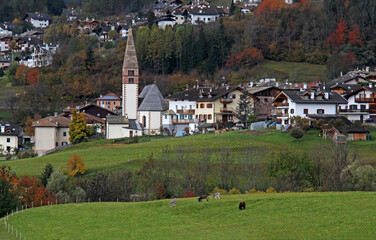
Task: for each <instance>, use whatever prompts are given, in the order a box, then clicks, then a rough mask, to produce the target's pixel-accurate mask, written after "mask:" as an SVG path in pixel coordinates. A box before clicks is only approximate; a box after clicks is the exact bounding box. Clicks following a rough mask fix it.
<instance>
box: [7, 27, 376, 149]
mask: <svg viewBox="0 0 376 240" xmlns="http://www.w3.org/2000/svg"><path fill="white" fill-rule="evenodd" d="M127 39H128V40H127V47H126V51H125V54H124V61H123V67H122V72H123V74H122V76H123V78H122V80H121V82H120V80H119V84H121V85H122V89H123V92H122V95H121V96H117V95H116V94H114V93H109V94H107V95H104V96H101V97H99V98H97V99H95V100H94V101H93V102H92V103H88V104H82V105H75V106H69V105H68V106H67V107H66V108H65V109H64V112H62V113H55V115H54V116H49V117H46V118H43V119H39V120H37V121H35V122H33V127H34V128H35V135H34V136H25V135H22V134H21V133H22V132H23V131H21V129H20V128H19V127H18V126H15V125H14V124H13V123H4V124H2V125H1V139H2V140H1V142H2V144H1V145H2V148H3V151H4V153H9V154H15V153H16V152H17V149H18V148H19V147H20V146H22V144H23V143H25V141H31V142H32V143H34V148H33V149H34V150H35V152H36V153H37V154H38V155H39V156H42V155H45V154H48V153H51V152H53V151H55V150H58V149H62V148H64V147H67V146H70V145H71V142H70V137H69V126H70V124H71V117H72V111H74V110H75V111H78V112H79V113H81V114H82V115H83V116H84V118H85V120H86V122H87V124H88V125H89V126H96V129H97V130H96V131H97V134H100V135H103V136H104V137H105V138H107V139H118V138H132V137H136V136H143V135H161V134H163V135H168V136H170V135H171V136H186V135H192V134H198V133H208V132H217V131H229V130H237V129H244V128H248V127H249V128H251V129H253V128H259V127H256V126H257V124H258V123H261V122H260V121H263V122H264V123H265V124H264V125H263V127H261V128H265V126H267V125H271V126H275V127H276V128H277V129H279V130H288V129H290V128H292V127H303V126H302V125H301V123H300V122H301V120H300V119H303V120H304V121H305V123H304V125H307V127H315V126H316V125H317V124H318V123H320V124H323V123H324V126H321V127H322V135H323V136H324V137H326V138H330V139H334V140H336V139H338V138H339V136H344V135H347V137H346V136H345V137H344V138H345V139H347V140H367V139H369V130H367V129H366V128H364V127H361V124H364V123H366V124H371V125H372V124H373V123H374V122H376V121H375V119H376V105H374V102H375V93H376V89H375V88H374V83H375V82H376V77H375V76H376V74H375V73H374V72H371V71H370V70H369V69H368V68H367V69H363V70H355V71H351V72H349V73H346V74H344V75H343V76H341V77H340V78H338V79H333V80H332V81H330V82H328V83H321V82H319V81H317V82H311V83H302V84H293V83H289V82H288V81H286V82H284V83H280V82H277V81H276V80H275V79H261V80H260V81H259V82H253V81H251V82H249V83H248V84H246V85H239V86H229V85H227V84H226V83H224V84H223V85H221V86H209V85H205V83H203V84H202V83H200V82H199V80H197V84H195V85H194V86H192V87H191V88H187V89H186V90H184V91H182V92H179V93H176V94H173V95H169V96H162V94H161V92H160V91H159V89H158V87H157V85H155V84H151V85H146V86H143V87H142V88H141V86H139V74H140V69H139V65H138V61H137V55H136V50H135V44H134V38H133V33H132V31H130V32H129V34H128V38H127ZM200 84H201V85H200ZM249 115H251V116H254V120H252V121H251V122H249ZM299 120H300V121H299ZM338 121H339V122H340V123H339V124H338V126H332V127H328V124H329V123H330V122H336V123H338ZM322 122H323V123H322ZM249 124H250V126H248V125H249ZM329 125H330V124H329Z"/></svg>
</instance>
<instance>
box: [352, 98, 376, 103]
mask: <svg viewBox="0 0 376 240" xmlns="http://www.w3.org/2000/svg"><path fill="white" fill-rule="evenodd" d="M355 102H357V103H373V102H375V98H355Z"/></svg>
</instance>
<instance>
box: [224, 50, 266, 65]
mask: <svg viewBox="0 0 376 240" xmlns="http://www.w3.org/2000/svg"><path fill="white" fill-rule="evenodd" d="M263 60H264V56H263V55H262V51H261V50H259V49H257V48H254V47H250V48H246V49H244V50H243V51H241V52H240V53H238V54H231V56H230V57H229V58H228V59H227V60H226V65H227V66H232V67H233V66H236V65H242V66H247V67H250V66H252V65H256V64H258V63H259V62H261V61H263Z"/></svg>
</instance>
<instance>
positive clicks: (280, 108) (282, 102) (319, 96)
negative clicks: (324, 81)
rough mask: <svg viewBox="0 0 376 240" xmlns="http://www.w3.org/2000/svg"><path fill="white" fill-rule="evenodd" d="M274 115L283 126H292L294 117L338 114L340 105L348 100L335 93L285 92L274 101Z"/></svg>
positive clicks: (313, 91) (311, 91)
mask: <svg viewBox="0 0 376 240" xmlns="http://www.w3.org/2000/svg"><path fill="white" fill-rule="evenodd" d="M273 104H274V106H275V108H274V114H275V116H276V118H277V119H278V120H280V121H281V123H282V125H287V124H292V123H293V118H294V117H302V118H307V115H309V114H336V113H337V107H338V105H340V104H347V100H346V99H345V98H343V97H342V96H340V95H339V94H338V93H334V92H323V91H320V90H319V91H315V90H305V91H294V90H283V91H282V92H281V93H280V94H279V95H278V96H277V97H276V98H275V99H274V100H273Z"/></svg>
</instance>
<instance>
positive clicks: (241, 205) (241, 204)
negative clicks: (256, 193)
mask: <svg viewBox="0 0 376 240" xmlns="http://www.w3.org/2000/svg"><path fill="white" fill-rule="evenodd" d="M239 209H240V210H243V209H245V202H241V203H239Z"/></svg>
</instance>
